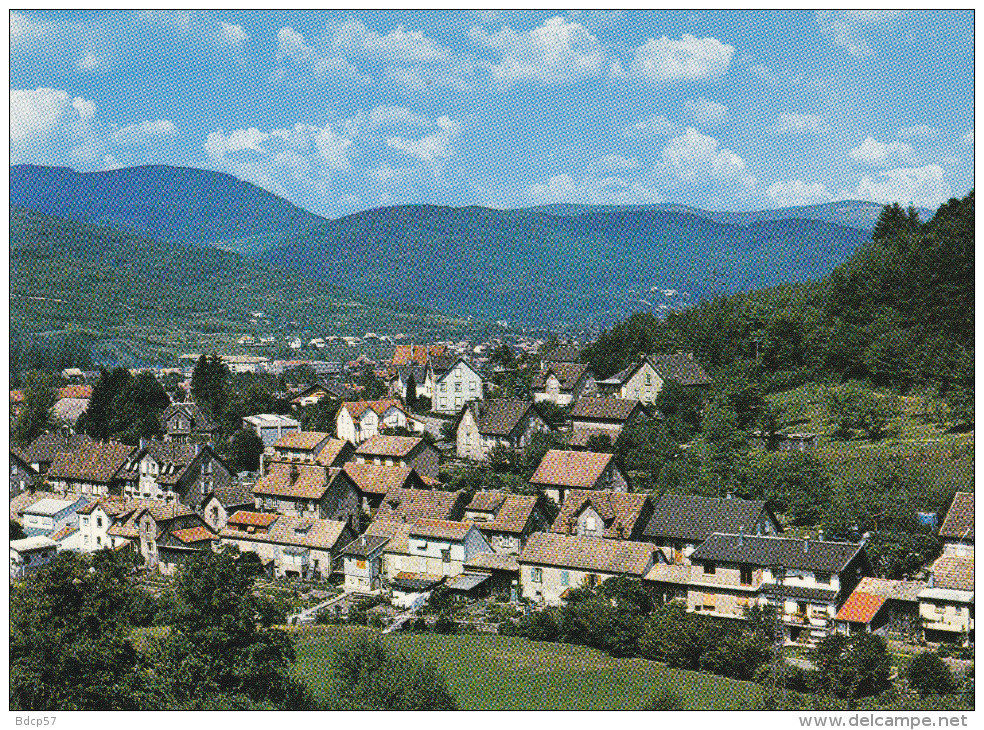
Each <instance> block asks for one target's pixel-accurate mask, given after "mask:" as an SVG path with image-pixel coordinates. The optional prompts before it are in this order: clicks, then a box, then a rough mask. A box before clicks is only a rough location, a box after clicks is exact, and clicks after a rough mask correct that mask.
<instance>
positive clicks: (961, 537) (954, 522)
mask: <svg viewBox="0 0 984 730" xmlns="http://www.w3.org/2000/svg"><path fill="white" fill-rule="evenodd" d="M939 534H940V538H942V540H943V554H944V555H952V556H963V557H970V558H972V557H974V493H973V492H957V494H956V496H954V498H953V503H952V504H951V505H950V509H949V510H948V511H947V513H946V518H945V519H944V520H943V524H942V526H941V527H940V533H939Z"/></svg>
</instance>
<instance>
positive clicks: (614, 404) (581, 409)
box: [570, 398, 641, 423]
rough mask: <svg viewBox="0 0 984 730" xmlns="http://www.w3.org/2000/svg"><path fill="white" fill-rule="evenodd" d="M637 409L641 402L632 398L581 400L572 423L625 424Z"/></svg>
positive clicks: (574, 412)
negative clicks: (611, 422) (604, 422)
mask: <svg viewBox="0 0 984 730" xmlns="http://www.w3.org/2000/svg"><path fill="white" fill-rule="evenodd" d="M637 408H641V406H640V404H639V401H637V400H632V399H630V398H579V399H578V400H577V403H575V404H574V407H573V408H572V409H571V414H570V416H571V420H572V421H614V422H617V423H624V422H625V421H627V420H629V417H630V416H631V415H632V414H633V413H634V412H635V410H636V409H637Z"/></svg>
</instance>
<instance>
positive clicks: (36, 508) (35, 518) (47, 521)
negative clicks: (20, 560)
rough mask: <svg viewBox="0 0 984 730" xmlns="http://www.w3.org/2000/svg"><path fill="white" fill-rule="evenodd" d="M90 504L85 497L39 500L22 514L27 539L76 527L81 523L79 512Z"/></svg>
mask: <svg viewBox="0 0 984 730" xmlns="http://www.w3.org/2000/svg"><path fill="white" fill-rule="evenodd" d="M88 503H89V500H87V499H86V498H85V497H77V498H75V499H39V500H38V501H37V502H35V503H34V504H32V505H31V506H30V507H27V508H26V509H24V511H23V512H22V513H21V515H22V520H23V525H24V534H25V535H27V537H36V536H37V535H47V536H48V537H51V535H52V534H54V533H56V532H58V531H59V530H62V529H64V528H65V527H74V526H75V525H77V524H78V522H79V516H78V514H77V512H78V510H79V509H80V508H82V507H84V506H85V505H87V504H88Z"/></svg>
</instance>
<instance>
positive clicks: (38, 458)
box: [21, 431, 95, 464]
mask: <svg viewBox="0 0 984 730" xmlns="http://www.w3.org/2000/svg"><path fill="white" fill-rule="evenodd" d="M88 443H95V440H94V439H92V438H90V437H89V436H86V435H85V434H81V433H73V434H69V433H66V432H64V431H53V432H51V433H43V434H41V435H40V436H38V437H37V438H36V439H34V441H32V442H31V444H30V445H29V446H28V447H27V448H26V449H24V451H23V452H22V454H21V455H22V456H23V457H24V459H25V460H26V461H27V462H28V463H29V464H41V463H45V462H52V461H54V460H55V457H56V456H58V455H59V454H62V453H65V452H66V451H75V450H76V449H77V448H79V447H80V446H82V444H88Z"/></svg>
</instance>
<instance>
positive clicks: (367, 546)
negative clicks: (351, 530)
mask: <svg viewBox="0 0 984 730" xmlns="http://www.w3.org/2000/svg"><path fill="white" fill-rule="evenodd" d="M387 542H389V538H388V537H385V536H384V535H363V536H362V537H359V538H357V539H355V540H353V541H352V542H350V543H349V544H348V545H347V546H346V548H345V549H344V550H342V555H352V556H354V557H357V558H366V557H369V556H370V555H372V554H373V553H374V552H376V551H377V550H379V548H381V547H382V546H383V545H385V544H386V543H387Z"/></svg>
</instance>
